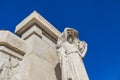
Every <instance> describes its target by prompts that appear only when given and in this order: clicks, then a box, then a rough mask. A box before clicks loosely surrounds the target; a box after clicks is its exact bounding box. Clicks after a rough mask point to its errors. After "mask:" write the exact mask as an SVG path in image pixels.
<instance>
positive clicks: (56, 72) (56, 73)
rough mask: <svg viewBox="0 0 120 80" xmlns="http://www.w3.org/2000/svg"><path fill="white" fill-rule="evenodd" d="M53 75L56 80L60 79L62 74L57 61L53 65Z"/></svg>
mask: <svg viewBox="0 0 120 80" xmlns="http://www.w3.org/2000/svg"><path fill="white" fill-rule="evenodd" d="M55 75H56V78H57V80H62V79H61V78H62V75H61V69H60V63H58V64H57V65H56V67H55Z"/></svg>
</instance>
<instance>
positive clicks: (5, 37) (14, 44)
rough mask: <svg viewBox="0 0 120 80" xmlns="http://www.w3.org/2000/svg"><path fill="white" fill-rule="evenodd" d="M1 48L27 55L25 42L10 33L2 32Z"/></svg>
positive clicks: (0, 34)
mask: <svg viewBox="0 0 120 80" xmlns="http://www.w3.org/2000/svg"><path fill="white" fill-rule="evenodd" d="M0 46H6V47H7V48H9V49H11V50H13V51H15V52H17V53H19V54H20V55H24V54H25V43H24V40H22V39H21V38H19V37H18V36H16V35H15V34H13V33H11V32H9V31H5V30H0Z"/></svg>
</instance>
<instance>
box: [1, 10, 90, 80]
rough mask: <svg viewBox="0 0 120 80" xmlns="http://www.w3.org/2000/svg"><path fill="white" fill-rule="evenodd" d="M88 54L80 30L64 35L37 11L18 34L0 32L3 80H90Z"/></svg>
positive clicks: (66, 29) (25, 22)
mask: <svg viewBox="0 0 120 80" xmlns="http://www.w3.org/2000/svg"><path fill="white" fill-rule="evenodd" d="M86 52H87V43H86V42H85V41H81V40H79V38H78V31H77V30H75V29H73V28H65V29H64V31H63V32H62V33H61V32H59V31H58V30H57V29H56V28H55V27H54V26H53V25H51V24H50V23H49V22H48V21H47V20H46V19H44V18H43V17H42V16H41V15H40V14H39V13H37V12H36V11H34V12H33V13H31V14H30V15H29V16H28V17H27V18H25V19H24V20H23V21H22V22H21V23H19V24H18V25H17V26H16V29H15V32H14V33H12V32H10V31H8V30H0V80H89V78H88V75H87V72H86V69H85V66H84V63H83V58H84V56H85V54H86Z"/></svg>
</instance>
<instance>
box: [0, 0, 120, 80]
mask: <svg viewBox="0 0 120 80" xmlns="http://www.w3.org/2000/svg"><path fill="white" fill-rule="evenodd" d="M34 10H37V11H38V12H39V13H40V14H41V15H42V16H43V17H45V18H46V19H47V20H48V21H49V22H50V23H51V24H53V25H54V26H55V27H56V28H57V29H58V30H60V31H63V30H64V28H65V27H72V28H75V29H77V30H78V31H79V33H80V34H79V38H80V39H81V40H85V41H86V42H87V43H88V52H87V55H86V57H85V59H84V63H85V65H86V69H87V72H88V75H89V78H90V80H120V0H0V29H4V30H6V29H7V30H10V31H12V32H14V29H15V26H16V25H17V24H18V23H19V22H20V21H22V20H23V19H24V18H25V17H27V16H28V15H29V14H30V13H31V12H32V11H34Z"/></svg>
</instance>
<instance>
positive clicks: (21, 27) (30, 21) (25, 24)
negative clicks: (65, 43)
mask: <svg viewBox="0 0 120 80" xmlns="http://www.w3.org/2000/svg"><path fill="white" fill-rule="evenodd" d="M34 24H37V25H38V26H39V28H41V29H42V30H44V31H46V32H48V33H49V34H50V35H51V36H52V37H53V38H54V39H56V40H57V38H58V37H59V36H60V34H61V32H59V31H58V30H57V29H56V28H55V27H54V26H53V25H52V24H50V23H49V22H48V21H47V20H46V19H44V18H43V17H42V16H41V15H40V14H39V13H38V12H36V11H34V12H33V13H31V14H30V15H29V16H28V17H27V18H25V19H24V20H23V21H22V22H21V23H19V24H18V25H17V26H16V30H15V33H16V34H18V35H20V36H22V34H23V33H25V32H26V31H27V30H28V29H29V28H30V26H31V27H32V25H34Z"/></svg>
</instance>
